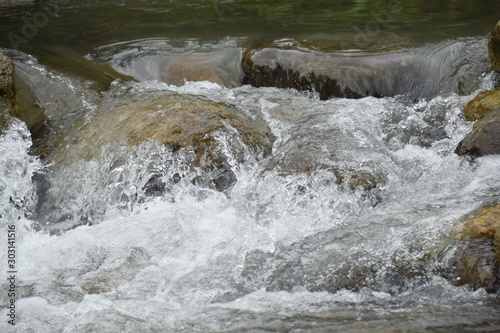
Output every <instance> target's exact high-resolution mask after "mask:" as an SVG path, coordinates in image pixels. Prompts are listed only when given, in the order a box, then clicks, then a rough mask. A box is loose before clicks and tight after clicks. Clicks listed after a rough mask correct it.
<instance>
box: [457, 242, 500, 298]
mask: <svg viewBox="0 0 500 333" xmlns="http://www.w3.org/2000/svg"><path fill="white" fill-rule="evenodd" d="M454 255H455V258H454V259H453V262H452V265H453V266H454V267H455V274H456V277H455V280H456V282H458V283H457V284H459V285H463V284H468V285H470V286H471V287H472V288H473V289H474V290H476V289H479V288H484V289H485V290H486V291H488V292H496V291H497V290H498V288H499V285H500V275H499V270H498V259H497V257H496V255H495V247H494V246H493V243H492V241H491V239H481V238H479V239H472V240H467V241H464V242H461V243H460V244H459V245H458V246H457V249H456V252H455V254H454Z"/></svg>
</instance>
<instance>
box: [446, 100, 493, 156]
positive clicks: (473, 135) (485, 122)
mask: <svg viewBox="0 0 500 333" xmlns="http://www.w3.org/2000/svg"><path fill="white" fill-rule="evenodd" d="M455 153H457V154H458V155H469V156H472V157H480V156H485V155H491V154H500V108H499V109H495V110H493V111H490V112H488V113H486V115H485V116H484V117H483V118H482V119H481V120H480V121H478V122H477V123H476V124H474V127H473V129H472V131H471V132H470V133H469V134H467V135H466V136H465V138H464V139H463V140H462V141H460V143H459V144H458V146H457V148H456V149H455Z"/></svg>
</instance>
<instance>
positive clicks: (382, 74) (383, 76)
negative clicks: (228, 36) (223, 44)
mask: <svg viewBox="0 0 500 333" xmlns="http://www.w3.org/2000/svg"><path fill="white" fill-rule="evenodd" d="M471 47H475V44H474V42H473V41H457V42H455V43H447V44H443V45H434V46H425V47H420V48H406V49H401V47H398V46H389V47H387V46H386V47H385V48H384V47H380V48H378V49H376V50H368V51H359V50H349V51H346V50H341V49H337V50H332V48H331V47H328V46H323V45H322V44H321V42H318V43H317V44H315V43H313V42H311V41H310V40H304V41H296V40H291V39H283V40H277V41H273V42H267V43H262V44H259V45H256V46H255V47H253V48H249V49H247V50H246V52H245V54H244V56H243V72H244V74H245V77H244V79H243V83H244V84H251V85H253V86H255V87H277V88H294V89H297V90H300V91H314V92H317V93H319V97H320V99H328V98H332V97H343V98H361V97H366V96H374V97H387V96H396V95H405V96H408V97H410V98H412V99H418V98H421V97H434V96H436V95H439V94H442V93H443V92H445V91H447V92H457V93H463V92H470V91H471V88H472V87H473V86H474V87H476V86H477V85H478V80H477V78H474V77H473V76H472V75H470V74H468V72H469V71H473V70H475V68H476V67H478V68H479V67H480V68H482V67H483V66H484V65H483V62H484V61H486V59H484V61H483V59H479V58H478V59H473V60H472V61H471V62H470V63H469V64H467V65H464V64H463V59H462V58H459V57H458V56H454V54H461V53H463V52H465V50H466V49H468V48H471ZM456 52H458V53H456ZM443 58H446V64H444V65H443ZM463 66H467V67H470V68H463ZM457 72H459V73H460V74H458V75H457ZM472 90H473V89H472Z"/></svg>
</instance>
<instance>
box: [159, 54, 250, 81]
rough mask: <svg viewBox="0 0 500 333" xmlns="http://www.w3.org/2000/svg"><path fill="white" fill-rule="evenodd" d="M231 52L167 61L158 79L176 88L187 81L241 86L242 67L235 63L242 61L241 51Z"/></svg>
mask: <svg viewBox="0 0 500 333" xmlns="http://www.w3.org/2000/svg"><path fill="white" fill-rule="evenodd" d="M231 51H232V52H230V51H219V52H212V53H191V54H183V55H180V56H177V57H172V59H166V60H165V61H164V64H162V66H161V67H160V73H159V75H158V79H159V80H160V81H163V82H166V83H168V84H174V85H176V86H182V85H184V84H185V82H186V81H209V82H214V83H217V84H220V85H223V86H226V87H237V86H241V76H242V74H241V72H240V66H238V65H236V63H235V61H234V60H235V59H236V60H240V59H241V51H239V50H231ZM234 53H236V55H233V54H234ZM162 63H163V62H162Z"/></svg>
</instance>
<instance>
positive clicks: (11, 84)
mask: <svg viewBox="0 0 500 333" xmlns="http://www.w3.org/2000/svg"><path fill="white" fill-rule="evenodd" d="M10 116H16V117H17V116H19V105H18V101H17V89H16V83H15V71H14V64H13V63H12V61H11V60H10V59H9V58H8V57H7V56H5V55H4V54H2V53H0V132H1V131H2V130H3V128H5V127H6V126H7V122H8V118H9V117H10Z"/></svg>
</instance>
